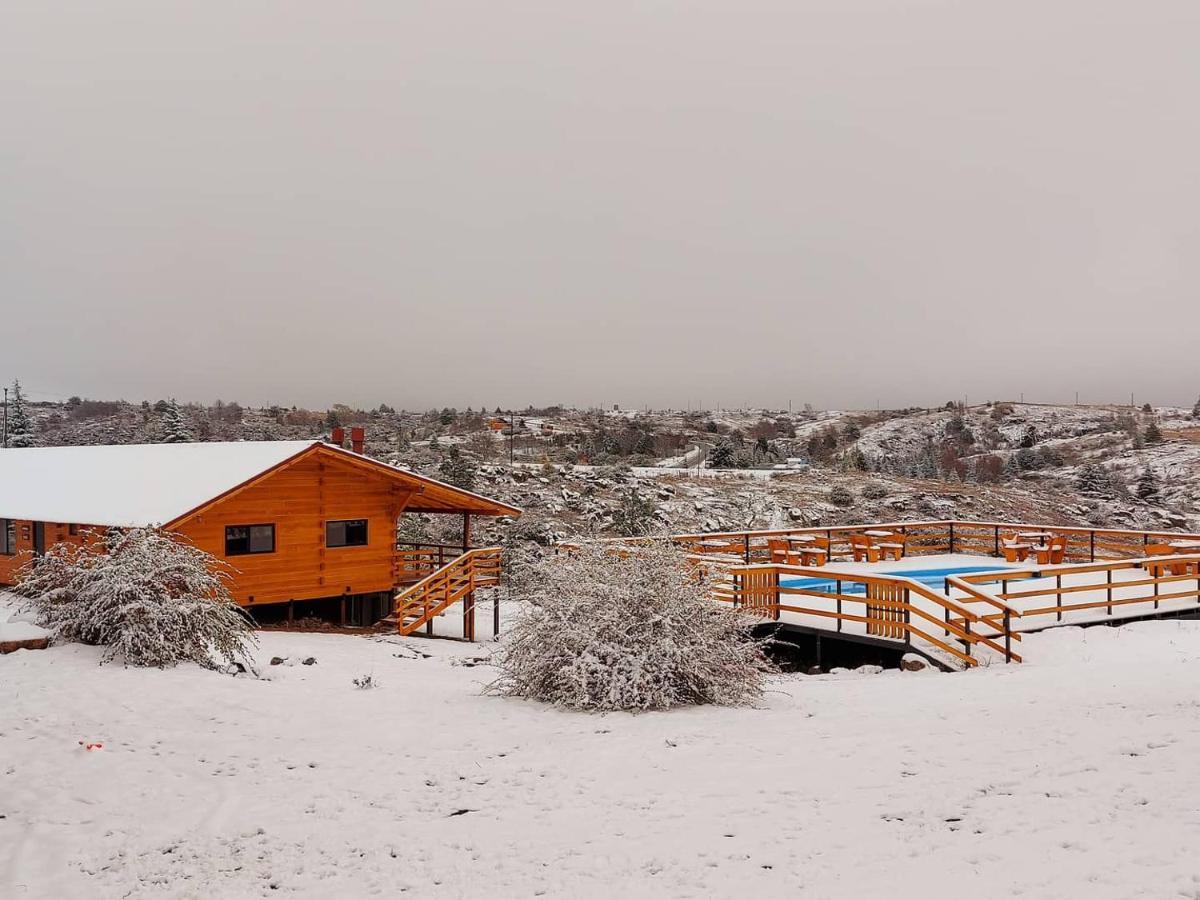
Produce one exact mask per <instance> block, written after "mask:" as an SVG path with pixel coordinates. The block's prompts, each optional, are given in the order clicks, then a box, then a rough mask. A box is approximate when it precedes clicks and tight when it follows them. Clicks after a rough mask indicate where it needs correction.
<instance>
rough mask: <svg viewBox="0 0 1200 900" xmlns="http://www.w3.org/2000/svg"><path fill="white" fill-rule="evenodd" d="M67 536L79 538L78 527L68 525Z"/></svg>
mask: <svg viewBox="0 0 1200 900" xmlns="http://www.w3.org/2000/svg"><path fill="white" fill-rule="evenodd" d="M67 534H69V535H70V536H71V537H79V526H78V525H68V526H67Z"/></svg>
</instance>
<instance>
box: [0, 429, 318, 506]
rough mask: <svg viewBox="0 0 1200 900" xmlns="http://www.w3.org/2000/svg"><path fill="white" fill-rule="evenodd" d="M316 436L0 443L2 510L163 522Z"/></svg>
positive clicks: (305, 446) (258, 471) (308, 444)
mask: <svg viewBox="0 0 1200 900" xmlns="http://www.w3.org/2000/svg"><path fill="white" fill-rule="evenodd" d="M318 443H320V441H236V442H234V441H230V442H221V443H215V442H214V443H199V444H121V445H103V446H89V447H34V448H29V449H25V448H21V449H16V448H9V449H0V516H2V517H4V518H8V519H30V520H33V521H36V522H73V523H77V524H80V525H116V526H121V527H134V526H140V525H163V524H165V523H167V522H170V521H172V520H174V519H177V518H178V517H179V516H182V515H183V514H184V513H186V512H189V511H191V510H193V509H195V508H196V507H197V506H200V505H201V504H203V503H205V502H207V501H209V500H212V499H213V498H214V497H216V496H218V495H219V494H222V493H224V492H225V491H228V490H230V489H231V488H235V487H237V486H238V485H240V484H242V483H244V482H246V481H249V480H250V479H251V478H254V477H255V476H256V475H259V474H261V473H262V472H264V471H266V470H267V469H270V468H272V467H273V466H276V465H278V464H279V463H282V462H284V461H285V460H288V459H291V458H292V457H293V456H295V455H296V454H298V453H303V452H304V451H305V450H307V449H308V448H309V447H311V446H313V445H314V444H318Z"/></svg>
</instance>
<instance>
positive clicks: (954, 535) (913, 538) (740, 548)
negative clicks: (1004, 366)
mask: <svg viewBox="0 0 1200 900" xmlns="http://www.w3.org/2000/svg"><path fill="white" fill-rule="evenodd" d="M866 531H891V532H894V533H897V534H900V535H903V536H904V540H905V553H906V554H907V555H910V556H915V555H924V554H933V553H974V554H982V555H986V556H1000V555H1001V551H1000V543H1001V535H1003V534H1006V533H1008V532H1015V533H1020V532H1022V531H1045V532H1051V533H1053V534H1057V535H1062V536H1064V537H1066V538H1067V549H1066V559H1067V560H1069V561H1073V562H1084V561H1086V562H1096V561H1099V560H1106V559H1114V560H1115V559H1134V558H1138V557H1141V556H1145V548H1146V547H1147V546H1148V545H1149V544H1153V543H1169V542H1171V541H1178V540H1200V534H1190V533H1185V532H1177V531H1137V530H1132V529H1115V528H1086V527H1081V526H1077V525H1047V524H1044V523H1030V522H976V521H958V520H949V519H945V520H938V521H916V522H874V523H867V524H857V525H835V526H830V527H824V528H820V527H806V528H781V529H771V530H764V531H721V532H708V533H699V534H676V535H671V536H670V538H669V540H672V541H674V542H675V543H678V544H680V545H681V546H682V547H683V548H684V549H685V550H687V551H688V552H689V553H706V554H719V555H721V554H723V555H731V556H737V557H739V558H740V559H741V560H742V561H743V562H745V563H753V562H770V561H771V555H770V549H769V547H768V544H767V542H768V541H769V540H770V539H772V538H786V537H797V536H800V535H812V536H815V537H821V538H825V539H826V540H828V541H829V542H830V548H829V550H830V556H849V555H850V537H851V535H858V534H862V533H863V532H866ZM662 539H663V538H657V539H655V538H646V539H642V540H662ZM623 540H625V541H626V542H627V543H628V542H630V541H629V539H623Z"/></svg>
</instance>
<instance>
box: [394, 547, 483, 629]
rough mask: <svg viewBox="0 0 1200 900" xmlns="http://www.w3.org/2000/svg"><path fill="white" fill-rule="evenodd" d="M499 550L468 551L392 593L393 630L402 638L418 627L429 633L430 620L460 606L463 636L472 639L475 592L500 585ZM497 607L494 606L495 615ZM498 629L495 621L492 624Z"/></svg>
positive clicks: (480, 549)
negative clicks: (394, 621)
mask: <svg viewBox="0 0 1200 900" xmlns="http://www.w3.org/2000/svg"><path fill="white" fill-rule="evenodd" d="M502 560H503V551H502V550H501V549H500V548H499V547H480V548H477V549H475V550H468V551H467V552H466V553H464V554H462V555H461V556H458V557H457V558H455V559H454V560H453V561H451V562H450V563H448V564H446V565H445V566H443V567H442V568H440V569H438V570H437V571H435V572H433V573H431V574H429V575H427V576H426V577H425V578H422V579H421V580H420V581H418V582H417V583H416V584H414V585H412V586H411V587H407V588H405V589H404V590H402V591H400V592H399V593H397V594H396V601H395V606H394V609H395V616H396V629H397V630H398V631H399V632H400V634H403V635H409V634H412V633H413V632H415V631H416V630H417V629H418V628H420V627H421V626H422V625H424V626H426V630H427V632H428V633H430V634H432V633H433V617H434V616H436V615H439V614H440V613H442V612H444V611H445V610H446V609H448V608H449V607H451V606H453V605H454V604H456V603H458V602H460V601H461V602H462V603H463V637H464V638H466V639H467V640H469V641H473V640H475V591H477V590H479V589H480V588H488V587H496V586H497V585H499V583H500V574H501V563H502ZM498 610H499V607H498V606H496V611H497V612H496V614H497V615H498ZM495 627H496V628H497V630H498V629H499V624H498V621H497V623H496V626H495Z"/></svg>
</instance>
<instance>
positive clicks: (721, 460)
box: [708, 440, 734, 469]
mask: <svg viewBox="0 0 1200 900" xmlns="http://www.w3.org/2000/svg"><path fill="white" fill-rule="evenodd" d="M733 458H734V447H733V444H731V443H730V442H729V441H728V440H722V441H721V442H720V443H718V444H717V445H716V446H715V447H713V448H712V450H711V451H709V454H708V465H709V468H712V469H729V468H732V467H733V461H734V460H733Z"/></svg>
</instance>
